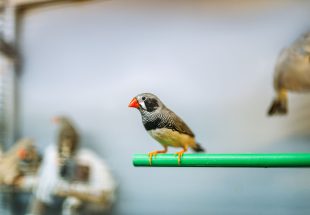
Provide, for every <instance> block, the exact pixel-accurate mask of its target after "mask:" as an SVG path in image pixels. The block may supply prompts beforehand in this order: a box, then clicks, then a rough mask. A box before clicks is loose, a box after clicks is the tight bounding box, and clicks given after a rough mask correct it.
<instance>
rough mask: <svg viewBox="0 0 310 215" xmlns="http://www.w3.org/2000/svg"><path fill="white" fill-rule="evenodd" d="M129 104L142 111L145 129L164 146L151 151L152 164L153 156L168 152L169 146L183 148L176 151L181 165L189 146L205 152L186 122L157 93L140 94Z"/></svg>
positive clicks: (150, 160)
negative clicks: (161, 148) (162, 148)
mask: <svg viewBox="0 0 310 215" xmlns="http://www.w3.org/2000/svg"><path fill="white" fill-rule="evenodd" d="M128 106H129V107H133V108H137V109H138V110H139V111H140V113H141V116H142V122H143V125H144V127H145V129H146V130H147V132H148V133H149V134H150V135H151V136H152V137H153V138H154V139H155V140H157V141H158V142H159V143H160V144H161V145H162V146H163V147H164V150H156V151H152V152H150V153H149V162H150V165H152V157H153V156H156V155H157V154H159V153H166V152H167V150H168V147H169V146H171V147H181V148H183V149H182V150H181V151H179V152H177V153H176V155H178V163H179V165H180V162H181V157H182V155H183V154H184V152H186V151H187V149H188V147H190V148H191V149H193V150H194V151H195V152H204V149H203V148H202V147H201V145H199V144H198V143H197V142H196V140H195V135H194V133H193V132H192V131H191V129H190V128H189V127H188V126H187V125H186V124H185V122H184V121H183V120H182V119H181V118H180V117H178V116H177V115H176V114H175V113H174V112H172V111H171V110H169V109H168V108H167V107H166V106H165V105H164V104H163V103H162V102H161V101H160V100H159V98H157V97H156V96H155V95H153V94H151V93H142V94H139V95H137V96H136V97H134V98H133V99H132V100H131V102H130V103H129V105H128Z"/></svg>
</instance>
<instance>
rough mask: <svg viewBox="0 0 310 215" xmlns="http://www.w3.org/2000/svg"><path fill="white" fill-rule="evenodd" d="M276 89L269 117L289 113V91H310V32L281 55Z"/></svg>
mask: <svg viewBox="0 0 310 215" xmlns="http://www.w3.org/2000/svg"><path fill="white" fill-rule="evenodd" d="M274 88H275V91H276V92H277V97H276V98H275V99H274V100H273V102H272V105H271V107H270V109H269V111H268V115H274V114H286V113H287V91H292V92H308V91H310V32H309V33H306V34H304V35H302V36H301V37H300V38H298V39H297V40H296V41H295V42H294V43H293V44H292V45H291V46H290V47H288V48H285V49H284V50H283V51H282V52H281V53H280V55H279V57H278V60H277V64H276V67H275V74H274Z"/></svg>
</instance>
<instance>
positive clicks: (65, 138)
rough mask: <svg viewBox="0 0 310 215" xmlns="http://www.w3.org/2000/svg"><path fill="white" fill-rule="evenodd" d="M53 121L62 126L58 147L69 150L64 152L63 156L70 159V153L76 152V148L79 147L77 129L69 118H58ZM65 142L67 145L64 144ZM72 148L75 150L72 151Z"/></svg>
mask: <svg viewBox="0 0 310 215" xmlns="http://www.w3.org/2000/svg"><path fill="white" fill-rule="evenodd" d="M53 121H54V123H56V124H58V125H59V126H60V128H59V131H58V140H57V141H58V145H61V146H62V147H67V148H68V149H67V150H63V155H62V156H64V158H66V157H70V156H71V154H70V153H71V152H75V149H76V147H78V143H79V139H80V137H79V133H78V132H77V130H76V128H75V127H74V125H73V123H72V122H71V120H70V119H69V118H68V117H65V116H57V117H54V118H53ZM63 142H65V144H63ZM71 147H73V148H72V149H71ZM58 148H60V147H58ZM66 152H67V154H66Z"/></svg>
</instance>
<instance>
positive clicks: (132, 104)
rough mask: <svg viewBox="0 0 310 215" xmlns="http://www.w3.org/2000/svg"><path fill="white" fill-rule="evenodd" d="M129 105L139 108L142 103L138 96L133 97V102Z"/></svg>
mask: <svg viewBox="0 0 310 215" xmlns="http://www.w3.org/2000/svg"><path fill="white" fill-rule="evenodd" d="M128 107H133V108H139V107H140V105H139V102H138V100H137V99H136V98H133V99H132V100H131V102H130V103H129V105H128Z"/></svg>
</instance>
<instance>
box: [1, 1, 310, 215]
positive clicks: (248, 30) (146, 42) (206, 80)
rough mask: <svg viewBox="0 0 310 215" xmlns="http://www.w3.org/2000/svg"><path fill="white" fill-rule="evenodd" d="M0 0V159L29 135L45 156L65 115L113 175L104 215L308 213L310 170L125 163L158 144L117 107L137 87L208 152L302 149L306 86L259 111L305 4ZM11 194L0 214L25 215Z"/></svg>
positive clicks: (131, 113) (301, 27)
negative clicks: (55, 119)
mask: <svg viewBox="0 0 310 215" xmlns="http://www.w3.org/2000/svg"><path fill="white" fill-rule="evenodd" d="M0 8H1V10H0V12H1V16H0V20H1V22H0V30H1V40H0V51H1V54H0V143H1V148H2V151H3V153H5V152H6V151H7V150H10V149H11V147H13V146H14V143H15V142H16V141H17V140H19V139H20V138H24V137H30V138H32V139H33V140H34V141H35V142H36V146H37V148H38V151H39V152H40V153H41V154H43V152H44V150H45V149H46V147H47V146H48V145H50V144H55V143H56V141H57V140H56V127H55V125H53V124H52V123H51V120H50V119H51V117H52V116H55V115H66V116H69V117H70V118H71V119H73V120H74V122H75V123H76V125H77V128H78V130H79V132H80V138H81V146H82V147H85V148H88V149H90V150H93V151H95V152H96V153H97V154H98V155H99V156H100V157H101V158H103V159H104V160H105V161H106V163H107V165H109V168H110V169H111V170H112V173H113V176H114V178H115V180H116V183H117V187H118V189H117V193H116V201H115V203H114V205H113V208H112V210H111V211H110V213H111V214H120V215H123V214H124V215H144V214H150V215H153V214H154V215H155V214H162V215H164V214H178V215H186V214H198V215H199V214H220V215H221V214H232V215H233V214H238V215H239V214H254V215H255V214H257V215H258V214H269V215H274V214H281V215H289V214H294V215H304V214H310V205H309V199H310V186H309V181H310V170H309V169H304V168H298V169H297V168H290V169H286V168H284V169H280V168H278V169H276V168H270V169H258V168H135V167H133V166H132V161H131V156H132V154H134V153H147V152H150V151H152V150H155V149H161V146H160V145H159V144H158V143H157V142H155V140H153V139H151V137H149V136H148V134H147V133H146V132H145V130H144V128H143V125H142V123H141V117H140V114H139V113H138V111H136V110H133V109H129V108H128V107H127V106H128V103H129V102H130V100H131V99H132V98H133V97H134V96H135V95H137V94H139V93H142V92H152V93H154V94H156V95H157V96H158V97H159V98H161V99H162V101H163V102H164V103H165V104H166V105H167V106H168V107H169V108H171V109H172V110H174V111H175V112H176V113H177V114H178V115H180V116H181V117H182V118H183V119H184V120H185V121H186V122H187V124H188V125H189V126H190V127H191V128H192V130H193V131H194V133H195V134H196V137H197V140H198V141H199V142H200V143H201V144H202V146H204V147H205V148H207V150H208V152H209V153H275V152H310V94H290V95H289V113H288V115H287V116H283V117H272V118H269V117H267V111H268V108H269V105H270V102H271V100H272V98H273V97H274V95H275V92H274V89H273V72H274V67H275V63H276V59H277V56H278V55H279V53H280V51H281V50H282V49H283V48H284V47H286V46H288V45H290V44H291V43H292V42H293V41H294V40H295V39H296V38H297V37H299V36H300V35H301V34H303V33H304V32H307V31H309V30H310V22H309V20H310V2H309V1H293V0H291V1H288V0H286V1H190V0H188V1H142V0H141V1H136V0H135V1H117V0H115V1H114V0H112V1H103V0H90V1H87V0H84V1H72V0H71V1H65V0H62V1H56V0H55V1H52V0H7V1H4V2H1V4H0ZM176 150H177V149H169V152H175V151H176ZM42 159H44V157H43V158H42ZM0 175H1V174H0ZM14 183H15V181H14ZM3 192H4V193H5V192H9V191H8V190H5V189H4V190H3ZM28 192H29V193H31V192H30V191H28ZM13 200H14V199H13ZM13 200H12V197H10V198H9V199H8V198H2V199H1V203H0V212H1V214H22V213H23V212H21V211H24V212H25V211H27V207H29V206H27V205H26V206H25V204H27V203H25V202H26V201H22V202H17V203H16V201H13ZM11 204H15V205H13V206H12V205H11ZM22 204H23V208H22V209H20V210H19V211H18V212H16V208H17V207H21V205H22ZM16 205H17V206H16ZM12 208H13V209H14V208H15V210H13V209H12ZM59 213H60V212H59Z"/></svg>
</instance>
